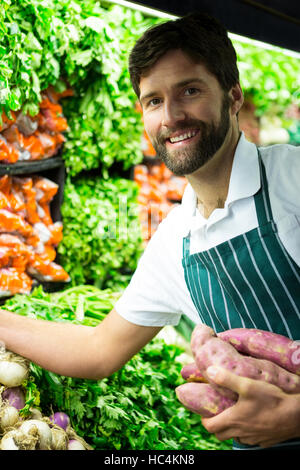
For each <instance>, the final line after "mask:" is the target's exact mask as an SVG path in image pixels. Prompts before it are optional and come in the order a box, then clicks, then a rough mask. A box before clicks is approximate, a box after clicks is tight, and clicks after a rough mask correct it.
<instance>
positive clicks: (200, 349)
mask: <svg viewBox="0 0 300 470" xmlns="http://www.w3.org/2000/svg"><path fill="white" fill-rule="evenodd" d="M191 349H192V353H193V356H194V359H195V362H194V363H192V364H188V365H186V366H184V367H183V369H182V371H181V375H182V377H183V378H184V379H185V380H186V381H187V382H186V383H184V384H183V385H180V386H179V387H177V388H176V394H177V397H178V399H179V401H180V402H181V403H182V404H183V405H184V406H185V407H186V408H188V409H189V410H191V411H193V412H194V413H198V414H200V415H201V416H203V417H205V418H208V417H211V416H216V415H217V414H219V413H221V412H222V411H224V410H225V409H226V408H228V407H230V406H232V405H234V403H235V402H236V401H237V398H238V396H237V394H236V393H235V392H233V391H231V390H229V389H226V388H224V387H221V386H217V385H215V384H213V383H212V382H210V380H209V377H208V375H207V372H206V371H207V368H208V367H210V366H220V367H224V368H226V369H228V370H230V371H231V372H234V373H235V374H237V375H239V376H243V377H248V378H251V379H256V380H263V381H265V382H268V383H271V384H273V385H276V386H278V387H280V388H281V389H282V390H283V391H284V392H286V393H300V343H299V341H292V340H290V339H289V338H287V337H285V336H282V335H278V334H275V333H271V332H268V331H263V330H257V329H245V328H236V329H232V330H227V331H224V332H222V333H219V334H218V335H217V334H216V333H215V332H214V331H213V329H212V328H210V327H208V326H206V325H197V326H196V328H195V329H194V331H193V334H192V338H191Z"/></svg>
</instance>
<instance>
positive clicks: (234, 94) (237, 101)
mask: <svg viewBox="0 0 300 470" xmlns="http://www.w3.org/2000/svg"><path fill="white" fill-rule="evenodd" d="M229 97H230V99H231V112H232V115H237V114H238V112H239V110H240V109H241V107H242V106H243V103H244V95H243V92H242V89H241V85H240V84H239V83H236V84H235V85H234V86H233V87H232V88H231V90H230V91H229Z"/></svg>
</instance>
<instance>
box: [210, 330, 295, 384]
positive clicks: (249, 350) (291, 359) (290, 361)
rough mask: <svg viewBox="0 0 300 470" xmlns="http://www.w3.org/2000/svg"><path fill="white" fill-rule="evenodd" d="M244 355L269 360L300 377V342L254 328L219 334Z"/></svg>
mask: <svg viewBox="0 0 300 470" xmlns="http://www.w3.org/2000/svg"><path fill="white" fill-rule="evenodd" d="M218 337H219V338H222V339H223V340H224V341H226V342H227V343H230V344H232V346H234V347H235V349H236V350H237V351H239V352H241V353H243V354H247V355H249V356H253V357H256V358H258V359H267V360H269V361H272V362H275V363H276V364H278V365H279V366H281V367H283V368H284V369H287V370H289V371H290V372H293V374H297V375H300V342H299V341H293V340H291V339H289V338H287V337H286V336H283V335H278V334H276V333H272V332H270V331H263V330H257V329H254V328H249V329H247V328H233V329H231V330H227V331H223V332H222V333H219V334H218Z"/></svg>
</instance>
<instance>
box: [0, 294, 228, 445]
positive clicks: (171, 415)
mask: <svg viewBox="0 0 300 470" xmlns="http://www.w3.org/2000/svg"><path fill="white" fill-rule="evenodd" d="M120 294H121V292H116V291H115V292H114V291H111V290H109V289H107V290H102V291H101V290H99V289H98V288H96V287H94V286H89V285H88V286H76V287H72V288H68V289H66V290H65V291H62V292H56V293H51V294H50V293H45V292H44V291H43V289H42V287H41V286H39V287H38V288H36V289H35V290H34V291H33V293H32V294H31V295H29V296H24V295H15V296H14V297H13V298H11V299H9V300H7V301H6V302H5V305H4V308H5V309H7V310H10V311H12V312H15V313H16V314H20V315H26V316H30V317H32V318H39V319H45V320H53V321H60V322H72V323H76V324H84V325H92V326H95V325H97V324H98V323H99V321H102V319H103V318H105V315H106V314H107V313H108V312H109V311H110V310H111V309H112V307H113V305H114V303H115V301H116V300H117V298H118V297H119V296H120ZM182 352H183V348H182V347H179V346H177V345H174V344H167V343H166V342H165V341H164V340H162V339H159V338H156V339H154V340H153V341H151V343H149V344H148V345H147V346H146V347H145V348H143V349H142V350H141V351H140V352H139V353H138V354H136V355H135V356H134V357H133V358H132V359H131V360H130V361H129V362H128V363H127V364H126V365H124V366H123V367H122V368H121V369H120V370H119V371H118V372H116V373H114V374H113V375H112V376H110V377H108V378H105V379H102V380H83V379H78V378H71V377H63V376H59V375H57V374H54V373H52V372H49V371H46V370H45V369H42V368H41V367H39V366H37V365H36V364H32V363H31V364H30V376H31V377H32V380H33V382H32V383H34V385H35V387H37V390H38V396H39V405H38V406H39V407H40V408H41V410H42V415H43V416H49V420H50V422H53V420H54V422H55V423H57V424H59V425H63V427H65V425H67V426H68V418H69V420H70V426H71V427H72V429H74V431H75V432H76V435H77V436H82V437H84V440H85V441H86V442H87V443H88V444H89V445H91V446H92V447H93V448H94V449H96V450H97V449H99V450H101V449H106V450H108V449H112V450H121V449H133V450H147V449H150V450H155V449H158V450H164V449H165V450H172V449H174V450H184V449H190V450H192V449H199V450H216V449H224V450H229V449H230V448H231V443H230V442H227V441H225V442H219V441H218V440H217V439H216V438H215V436H213V435H210V434H209V433H208V432H207V431H206V430H205V428H204V427H203V426H202V425H201V423H200V421H199V419H197V418H198V417H197V416H196V415H193V414H191V413H190V412H189V411H188V410H186V409H185V408H184V407H183V406H182V405H181V404H180V403H178V401H177V400H176V395H175V387H176V386H178V385H180V384H181V383H183V379H182V378H181V376H180V370H181V367H182V364H181V362H180V361H179V356H180V354H181V353H182ZM32 383H31V384H32ZM29 385H30V382H27V387H29ZM31 395H36V392H35V390H33V391H32V393H31ZM27 403H30V400H29V399H27ZM30 406H31V407H36V405H35V404H34V403H33V404H32V399H31V405H30ZM59 410H61V412H60V411H59ZM62 413H65V414H67V417H66V416H65V414H62ZM48 424H49V422H48ZM74 439H76V438H74ZM78 446H80V444H78V443H77V442H75V443H73V442H72V439H71V438H70V439H69V444H68V448H70V449H74V448H77V447H78Z"/></svg>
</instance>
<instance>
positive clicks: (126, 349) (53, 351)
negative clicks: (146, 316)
mask: <svg viewBox="0 0 300 470" xmlns="http://www.w3.org/2000/svg"><path fill="white" fill-rule="evenodd" d="M160 329H161V327H148V326H147V327H146V326H139V325H135V324H133V323H130V322H128V321H127V320H125V319H124V318H123V317H121V316H120V315H119V314H118V313H117V312H116V310H114V309H113V310H112V311H111V312H110V313H109V314H108V315H107V316H106V317H105V319H104V320H103V321H102V322H101V323H100V324H99V325H97V326H96V327H89V326H85V325H73V324H69V323H58V322H50V321H45V320H36V319H31V318H28V317H23V316H20V315H17V314H14V313H11V312H7V311H5V310H0V341H1V342H3V343H4V345H5V347H6V349H7V350H10V351H13V352H15V353H16V354H19V355H20V356H23V357H25V358H27V359H29V360H30V361H32V362H34V363H36V364H38V365H40V366H41V367H43V368H44V369H47V370H50V371H52V372H55V373H57V374H60V375H65V376H69V377H80V378H88V379H101V378H103V377H107V376H109V375H111V374H112V373H113V372H115V371H116V370H118V369H120V368H121V367H122V366H123V365H124V364H125V363H126V362H127V361H128V360H129V359H130V358H131V357H132V356H134V355H135V354H136V353H137V352H138V351H139V350H140V349H141V348H143V347H144V346H145V345H146V344H147V343H148V342H149V341H150V340H151V339H152V338H153V337H154V336H155V335H156V334H157V333H158V332H159V331H160Z"/></svg>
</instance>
